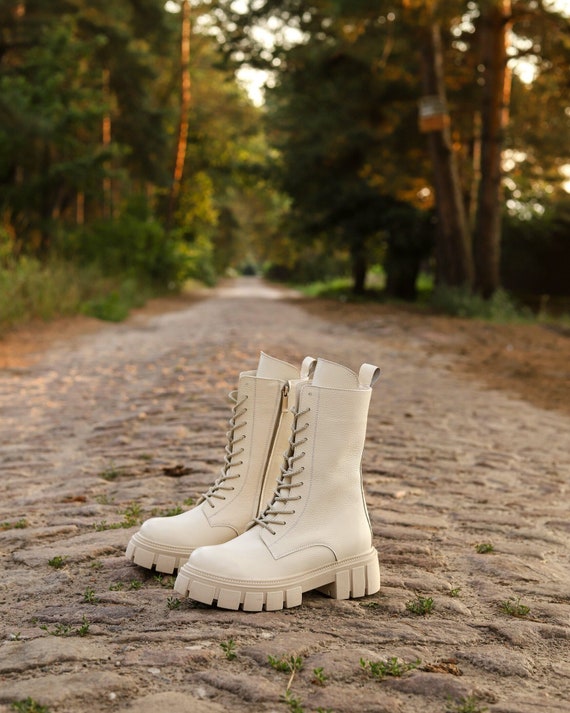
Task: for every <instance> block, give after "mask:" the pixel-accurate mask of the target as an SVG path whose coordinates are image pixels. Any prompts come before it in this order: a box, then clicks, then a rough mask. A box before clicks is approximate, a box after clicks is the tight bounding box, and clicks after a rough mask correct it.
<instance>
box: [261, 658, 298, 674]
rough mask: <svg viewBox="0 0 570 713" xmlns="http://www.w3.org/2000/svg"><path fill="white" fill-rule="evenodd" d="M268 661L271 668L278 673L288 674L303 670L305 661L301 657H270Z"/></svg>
mask: <svg viewBox="0 0 570 713" xmlns="http://www.w3.org/2000/svg"><path fill="white" fill-rule="evenodd" d="M267 660H268V661H269V665H270V666H271V668H274V669H275V670H276V671H285V672H286V673H291V672H292V671H300V670H301V669H302V668H303V659H302V657H301V656H293V655H291V656H289V657H287V656H286V655H284V656H281V658H279V659H278V658H276V657H275V656H271V655H270V656H268V657H267Z"/></svg>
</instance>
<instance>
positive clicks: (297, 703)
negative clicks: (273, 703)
mask: <svg viewBox="0 0 570 713" xmlns="http://www.w3.org/2000/svg"><path fill="white" fill-rule="evenodd" d="M281 700H282V701H283V703H285V705H287V706H288V707H289V710H290V711H291V713H305V708H304V707H303V703H302V701H301V699H300V698H297V697H296V696H294V695H293V692H292V691H291V690H290V689H289V688H288V689H287V690H286V691H285V694H284V695H283V696H281Z"/></svg>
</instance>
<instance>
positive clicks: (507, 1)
mask: <svg viewBox="0 0 570 713" xmlns="http://www.w3.org/2000/svg"><path fill="white" fill-rule="evenodd" d="M481 10H482V16H481V33H482V34H481V39H482V57H481V64H482V66H483V67H484V69H483V78H484V85H483V97H482V111H481V180H480V183H479V192H478V198H477V212H476V218H475V229H474V234H473V239H474V245H473V247H474V257H475V288H476V290H477V291H478V292H479V293H480V294H481V295H482V296H483V297H490V296H491V295H492V294H493V292H495V290H496V289H497V288H498V287H499V286H500V273H499V265H500V250H501V214H502V202H503V186H502V168H501V155H502V149H503V140H504V136H503V134H504V127H505V124H506V122H507V119H508V111H509V103H510V86H511V77H510V71H509V69H508V67H507V59H508V56H507V32H508V27H509V22H510V18H511V10H512V8H511V0H488V2H485V3H482V7H481Z"/></svg>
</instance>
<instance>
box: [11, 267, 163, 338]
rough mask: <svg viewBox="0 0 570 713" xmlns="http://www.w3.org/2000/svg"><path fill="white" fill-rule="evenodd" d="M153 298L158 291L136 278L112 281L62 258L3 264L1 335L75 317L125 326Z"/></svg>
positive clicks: (113, 279)
mask: <svg viewBox="0 0 570 713" xmlns="http://www.w3.org/2000/svg"><path fill="white" fill-rule="evenodd" d="M153 294H158V292H157V291H156V290H153V289H152V288H150V287H148V286H143V285H141V284H140V283H139V282H138V281H136V280H134V279H133V278H125V277H121V276H116V277H111V276H108V275H104V274H103V273H102V272H101V271H100V270H99V269H98V268H96V267H94V266H91V267H79V266H78V265H75V264H74V263H72V262H68V261H65V260H61V259H52V260H50V261H48V262H47V263H45V264H44V263H41V262H40V261H39V260H36V259H32V258H21V259H19V260H11V261H10V262H5V263H4V264H1V263H0V336H2V334H5V333H7V332H8V331H9V330H11V329H13V328H14V327H16V326H18V325H21V324H25V323H28V322H32V321H34V320H42V321H49V320H52V319H55V318H57V317H65V316H70V315H75V314H85V315H88V316H91V317H96V318H98V319H102V320H108V321H120V320H123V319H125V317H127V315H128V314H129V311H130V310H131V309H133V308H134V307H140V306H142V305H143V304H144V303H145V302H146V300H147V299H149V298H150V297H151V296H153Z"/></svg>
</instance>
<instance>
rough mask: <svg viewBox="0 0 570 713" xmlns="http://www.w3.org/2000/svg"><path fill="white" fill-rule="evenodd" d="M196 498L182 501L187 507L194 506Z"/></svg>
mask: <svg viewBox="0 0 570 713" xmlns="http://www.w3.org/2000/svg"><path fill="white" fill-rule="evenodd" d="M194 503H195V500H194V498H186V500H183V501H182V505H186V507H192V505H194Z"/></svg>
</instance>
